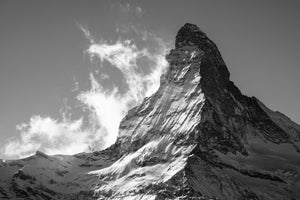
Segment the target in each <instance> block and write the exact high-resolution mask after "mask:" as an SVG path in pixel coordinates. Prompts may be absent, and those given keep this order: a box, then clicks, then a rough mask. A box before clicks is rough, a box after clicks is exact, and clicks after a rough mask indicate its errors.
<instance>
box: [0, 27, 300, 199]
mask: <svg viewBox="0 0 300 200" xmlns="http://www.w3.org/2000/svg"><path fill="white" fill-rule="evenodd" d="M167 60H168V61H169V64H170V67H169V69H168V71H167V73H166V74H164V75H163V76H162V77H161V86H160V88H159V90H158V91H157V92H156V93H155V94H154V95H153V96H151V97H148V98H146V99H145V100H144V101H143V103H142V104H141V105H140V106H138V107H136V108H134V109H132V110H130V111H129V112H128V114H127V115H126V117H125V118H124V119H123V120H122V122H121V124H120V129H119V136H118V139H117V141H116V143H115V144H114V145H112V146H111V147H109V148H108V149H106V150H103V151H100V152H93V153H82V154H77V155H74V156H64V155H56V156H48V155H45V154H43V153H41V152H37V154H36V155H35V156H32V157H29V158H26V159H22V160H14V161H5V162H4V161H2V162H1V164H0V198H2V199H17V198H19V199H24V198H25V199H225V200H234V199H237V200H238V199H270V200H271V199H279V200H283V199H289V200H290V199H300V192H299V191H300V177H299V173H300V171H299V169H300V168H299V166H300V154H299V148H300V143H299V141H300V131H299V130H300V129H299V125H297V124H295V123H294V122H292V121H291V120H290V119H288V118H287V117H286V116H284V115H283V114H281V113H278V112H273V111H271V110H270V109H268V108H267V107H266V106H264V105H263V104H262V103H261V102H260V101H259V100H257V99H256V98H254V97H247V96H244V95H242V94H241V92H240V91H239V89H238V88H237V87H236V86H235V85H234V83H233V82H232V81H230V74H229V71H228V69H227V67H226V65H225V63H224V61H223V59H222V57H221V55H220V53H219V51H218V49H217V47H216V45H215V44H214V43H213V42H212V41H211V40H210V39H209V38H208V37H207V36H206V35H205V33H203V32H202V31H201V30H200V29H199V28H198V27H197V26H195V25H192V24H185V25H184V26H183V27H182V28H181V29H180V30H179V32H178V34H177V36H176V43H175V49H173V50H171V52H170V53H169V55H167Z"/></svg>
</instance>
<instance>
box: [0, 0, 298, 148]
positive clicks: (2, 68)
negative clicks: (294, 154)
mask: <svg viewBox="0 0 300 200" xmlns="http://www.w3.org/2000/svg"><path fill="white" fill-rule="evenodd" d="M140 8H141V10H139V9H140ZM299 9H300V3H299V1H297V0H295V1H291V0H289V1H274V0H269V1H267V0H265V1H258V0H257V1H250V0H249V1H239V0H236V1H232V0H227V1H214V0H213V1H211V0H207V1H200V0H194V1H192V0H186V1H183V0H182V1H175V0H165V1H158V0H151V1H146V0H139V1H130V2H126V1H83V0H82V1H74V0H72V1H67V0H66V1H43V0H36V1H35V0H28V1H21V0H19V1H16V0H9V1H4V0H0V27H1V32H0V95H1V96H0V147H1V146H3V145H4V144H6V143H7V142H8V141H9V140H11V139H12V137H15V138H17V137H18V135H19V131H17V130H16V125H18V124H21V123H28V122H29V120H30V118H31V117H32V116H34V115H40V116H50V117H52V118H59V117H60V110H61V108H64V104H65V103H66V102H67V103H68V105H71V106H72V107H73V109H74V110H73V111H72V112H73V113H75V114H74V115H75V116H76V115H80V111H78V110H76V109H78V107H77V106H79V105H80V104H79V103H78V101H77V100H76V95H77V94H78V91H84V90H87V89H89V87H90V80H89V73H90V72H91V71H92V70H93V66H92V64H91V63H90V62H89V57H88V56H86V55H85V54H84V51H85V50H87V49H88V48H89V41H88V40H87V39H86V38H85V37H84V34H83V32H82V31H81V30H80V25H81V26H83V27H86V28H88V30H89V31H90V32H91V34H92V35H93V36H94V37H95V38H96V39H97V40H102V39H104V40H106V41H110V40H112V41H113V40H116V39H117V38H118V37H119V34H118V33H117V32H116V28H117V27H121V28H123V29H124V28H126V27H129V26H130V25H133V26H135V27H139V28H141V29H144V30H147V31H150V32H152V33H155V34H157V35H159V36H160V37H161V38H163V39H164V40H165V41H173V42H174V39H175V35H176V33H177V31H178V30H179V28H180V27H181V26H182V25H183V24H184V23H186V22H190V23H194V24H197V25H198V26H199V27H200V28H201V29H202V30H203V31H204V32H206V34H207V35H208V36H209V37H210V38H211V39H212V40H213V41H214V42H215V43H216V44H217V46H218V47H219V50H220V51H221V54H222V56H223V59H224V60H225V62H226V64H227V66H228V68H229V70H230V72H231V79H232V80H233V81H234V82H235V83H236V85H237V86H238V87H239V88H240V89H241V90H242V92H243V93H244V94H246V95H249V96H256V97H257V98H259V99H260V100H261V101H262V102H264V103H265V104H266V105H267V106H268V107H270V108H271V109H273V110H278V111H280V112H283V113H284V114H286V115H287V116H288V117H290V118H291V119H292V120H294V121H295V122H297V123H300V106H299V101H300V89H299V87H300V79H299V76H300V59H299V58H300V48H299V47H300V39H299V35H300V24H299V19H300V12H299ZM124 26H125V27H124ZM109 73H111V74H114V73H115V76H112V78H111V79H110V82H108V83H107V87H109V84H111V85H113V84H117V85H118V84H122V83H120V79H119V78H120V77H118V73H119V72H118V70H115V69H113V68H111V69H110V71H109ZM74 82H78V83H79V90H78V91H75V92H74V91H73V92H72V89H74ZM76 92H77V93H76Z"/></svg>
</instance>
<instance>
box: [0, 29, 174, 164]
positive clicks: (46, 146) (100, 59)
mask: <svg viewBox="0 0 300 200" xmlns="http://www.w3.org/2000/svg"><path fill="white" fill-rule="evenodd" d="M79 28H80V29H81V31H82V32H83V34H84V36H85V37H86V38H87V39H88V41H89V42H90V46H89V48H88V49H87V50H86V51H85V52H84V53H85V54H86V55H87V56H89V58H90V61H91V63H92V64H93V65H96V66H97V67H96V68H93V71H91V72H90V77H89V79H90V85H91V87H90V89H89V90H86V91H78V95H77V100H78V101H79V103H80V104H81V107H82V116H81V117H80V118H79V119H71V114H70V113H71V112H72V108H70V107H69V106H67V102H66V101H67V100H66V101H64V102H65V104H66V105H65V109H62V110H61V119H53V118H51V117H48V116H45V117H43V116H39V115H35V116H33V117H31V119H30V121H29V122H28V123H23V124H20V125H18V126H17V129H18V131H19V132H20V136H19V137H17V138H12V139H11V140H10V141H8V143H7V144H6V145H5V146H4V147H3V148H1V153H2V154H3V155H5V156H6V157H8V158H20V157H25V156H28V155H30V154H33V153H34V152H35V151H37V150H40V151H43V152H45V153H46V154H75V153H78V152H83V151H88V150H89V149H95V150H99V149H103V148H106V147H108V146H110V145H111V144H113V143H114V142H115V140H116V138H117V135H118V128H119V124H120V122H121V120H122V118H123V117H124V116H125V115H126V113H127V111H128V110H129V109H131V108H132V107H133V106H136V105H138V104H140V103H141V102H142V100H143V99H144V98H145V97H146V96H150V95H152V94H153V93H154V92H155V91H156V90H157V89H158V87H159V84H160V76H161V74H162V73H164V71H165V70H166V68H167V66H168V63H167V61H166V59H165V55H166V53H167V51H168V50H169V45H168V44H167V43H166V42H164V40H163V39H162V38H160V37H158V36H156V35H155V34H152V33H150V32H148V31H145V30H139V29H138V28H136V27H134V29H133V28H131V29H130V30H131V31H133V32H136V34H135V36H136V38H132V39H122V36H120V37H119V39H118V40H116V41H110V42H108V41H106V40H101V41H100V42H95V40H94V37H93V36H92V35H91V33H90V31H89V30H88V29H87V28H84V27H83V26H81V25H79ZM121 33H123V32H122V31H121V32H120V34H121ZM137 33H139V34H137ZM127 38H128V37H127ZM105 67H106V68H111V69H115V70H118V71H119V72H120V74H121V75H122V80H123V81H122V83H121V85H123V86H126V87H125V88H126V89H125V90H123V91H121V90H120V85H119V86H118V85H117V84H114V85H113V87H110V88H105V87H104V86H103V85H101V83H102V82H101V81H103V80H108V79H110V78H111V75H110V74H109V73H108V72H109V71H108V72H107V73H103V72H102V70H103V69H104V68H105ZM99 74H103V75H102V76H101V75H100V76H99ZM111 81H114V80H113V79H111ZM74 82H76V90H74V91H77V90H79V87H78V84H79V83H77V81H76V79H75V78H74Z"/></svg>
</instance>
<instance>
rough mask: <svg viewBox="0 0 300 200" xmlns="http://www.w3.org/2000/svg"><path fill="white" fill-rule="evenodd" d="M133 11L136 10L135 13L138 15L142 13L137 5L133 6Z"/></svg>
mask: <svg viewBox="0 0 300 200" xmlns="http://www.w3.org/2000/svg"><path fill="white" fill-rule="evenodd" d="M135 11H136V13H137V14H138V15H140V14H142V12H143V9H142V8H141V7H139V6H137V7H135Z"/></svg>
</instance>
